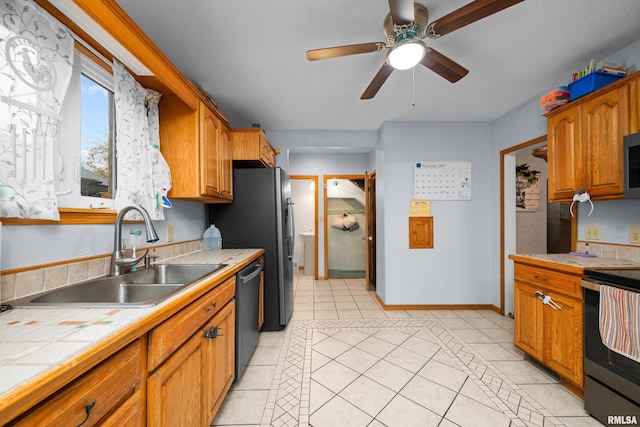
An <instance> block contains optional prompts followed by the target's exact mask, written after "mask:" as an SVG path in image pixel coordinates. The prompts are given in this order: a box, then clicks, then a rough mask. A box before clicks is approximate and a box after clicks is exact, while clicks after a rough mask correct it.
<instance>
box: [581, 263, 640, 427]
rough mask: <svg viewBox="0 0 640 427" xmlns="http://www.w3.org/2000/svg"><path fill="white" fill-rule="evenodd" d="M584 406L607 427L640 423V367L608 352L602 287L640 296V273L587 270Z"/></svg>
mask: <svg viewBox="0 0 640 427" xmlns="http://www.w3.org/2000/svg"><path fill="white" fill-rule="evenodd" d="M584 274H585V280H583V281H582V287H583V288H584V373H585V378H584V406H585V409H586V410H587V412H589V414H591V416H593V417H595V418H596V419H597V420H598V421H600V422H601V423H603V424H604V425H607V426H608V425H619V424H628V422H627V421H631V420H633V419H634V418H632V417H635V420H636V422H638V423H640V363H639V362H637V361H635V360H633V359H630V358H628V357H625V356H623V355H621V354H618V353H616V352H614V351H612V350H610V349H608V348H607V347H606V346H605V345H604V344H603V343H602V339H601V337H600V285H607V286H613V287H617V288H622V289H626V290H628V291H632V292H640V270H585V271H584Z"/></svg>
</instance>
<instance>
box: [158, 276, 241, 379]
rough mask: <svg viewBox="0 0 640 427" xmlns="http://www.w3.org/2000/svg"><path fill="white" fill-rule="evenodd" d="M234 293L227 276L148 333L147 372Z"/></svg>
mask: <svg viewBox="0 0 640 427" xmlns="http://www.w3.org/2000/svg"><path fill="white" fill-rule="evenodd" d="M235 293H236V278H235V276H234V277H231V278H229V279H227V280H226V281H225V282H224V283H222V284H220V285H218V286H216V288H215V289H213V290H211V291H209V293H207V294H206V295H204V296H203V297H202V298H200V299H198V300H197V301H195V302H193V303H191V304H190V305H189V306H188V307H186V308H184V309H183V310H181V311H180V312H179V313H177V314H175V315H174V316H172V317H171V318H170V319H169V320H167V321H166V322H164V323H163V324H162V325H160V326H158V327H157V328H155V329H153V330H152V331H151V332H150V333H149V362H148V367H147V368H148V370H149V372H151V371H153V370H154V369H155V368H157V367H158V366H159V365H160V364H161V363H162V362H163V361H164V360H165V359H166V358H167V357H168V356H169V355H171V353H173V352H174V351H175V350H176V349H177V348H178V347H180V346H181V345H182V343H184V342H185V341H187V340H188V339H189V337H190V336H191V335H193V334H194V332H196V331H197V330H198V329H199V328H200V327H201V326H202V325H204V324H205V323H206V322H207V321H208V320H209V319H211V318H212V317H213V316H214V315H215V314H216V313H217V312H218V311H220V309H222V308H223V307H224V305H225V304H226V303H227V302H228V301H230V300H231V299H233V297H234V295H235Z"/></svg>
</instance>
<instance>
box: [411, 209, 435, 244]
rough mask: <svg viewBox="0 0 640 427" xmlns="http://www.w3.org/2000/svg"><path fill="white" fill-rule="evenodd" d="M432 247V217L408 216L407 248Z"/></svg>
mask: <svg viewBox="0 0 640 427" xmlns="http://www.w3.org/2000/svg"><path fill="white" fill-rule="evenodd" d="M421 248H422V249H430V248H433V217H432V216H410V217H409V249H421Z"/></svg>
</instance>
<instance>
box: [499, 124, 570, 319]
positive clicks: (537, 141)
mask: <svg viewBox="0 0 640 427" xmlns="http://www.w3.org/2000/svg"><path fill="white" fill-rule="evenodd" d="M546 140H547V135H542V136H539V137H537V138H534V139H531V140H529V141H526V142H523V143H522V144H518V145H515V146H513V147H510V148H506V149H504V150H502V151H500V307H499V309H500V314H502V315H504V309H505V307H504V303H505V268H506V262H505V248H504V246H505V237H506V230H505V224H504V222H505V206H504V196H505V189H504V180H505V174H504V163H505V162H504V159H505V156H507V155H510V154H513V153H515V152H517V151H520V150H523V149H525V148H528V147H531V146H533V145H536V144H540V143H541V142H544V141H546ZM547 198H548V195H547ZM514 232H515V230H514ZM577 239H578V220H577V216H575V217H571V250H572V251H574V250H575V249H576V245H577Z"/></svg>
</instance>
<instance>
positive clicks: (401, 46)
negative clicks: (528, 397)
mask: <svg viewBox="0 0 640 427" xmlns="http://www.w3.org/2000/svg"><path fill="white" fill-rule="evenodd" d="M426 53H427V47H426V46H425V44H424V43H423V42H422V41H421V40H417V39H407V40H403V41H401V42H399V43H397V44H395V45H394V46H392V47H391V48H390V49H389V53H387V63H388V64H389V65H391V66H392V67H393V68H395V69H396V70H408V69H410V68H413V67H415V66H416V65H418V64H419V63H420V61H422V58H424V55H425V54H426Z"/></svg>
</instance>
